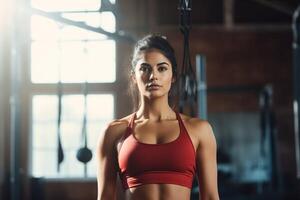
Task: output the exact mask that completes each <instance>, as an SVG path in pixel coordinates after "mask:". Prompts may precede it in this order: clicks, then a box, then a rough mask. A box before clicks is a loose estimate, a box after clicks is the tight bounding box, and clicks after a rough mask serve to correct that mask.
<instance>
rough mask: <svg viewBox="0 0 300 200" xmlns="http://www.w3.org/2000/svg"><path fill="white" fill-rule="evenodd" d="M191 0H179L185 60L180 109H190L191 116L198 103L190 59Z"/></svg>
mask: <svg viewBox="0 0 300 200" xmlns="http://www.w3.org/2000/svg"><path fill="white" fill-rule="evenodd" d="M191 6H192V1H191V0H180V1H179V7H178V9H179V12H180V26H179V28H180V31H181V33H182V34H183V46H184V49H183V60H182V70H181V76H180V78H179V91H180V97H179V98H180V99H179V111H180V112H183V111H184V109H185V108H186V109H188V110H189V111H190V113H189V114H190V115H191V116H195V115H196V112H195V108H196V103H197V80H196V76H195V72H194V70H193V66H192V63H191V59H190V50H189V34H190V29H191V11H192V8H191Z"/></svg>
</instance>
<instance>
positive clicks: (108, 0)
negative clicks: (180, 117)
mask: <svg viewBox="0 0 300 200" xmlns="http://www.w3.org/2000/svg"><path fill="white" fill-rule="evenodd" d="M299 5H300V2H299V1H298V0H281V1H280V0H213V1H212V0H197V1H193V2H192V12H191V24H192V28H191V32H190V58H191V61H192V65H193V67H194V70H195V74H196V76H197V80H198V86H199V87H198V101H197V106H196V108H194V109H195V111H196V112H195V113H196V114H197V115H198V117H201V118H204V119H207V120H208V121H209V122H210V123H211V124H212V126H213V129H214V133H215V135H216V139H217V143H218V174H219V191H220V196H221V199H225V200H227V199H228V200H256V199H272V200H273V199H275V200H276V199H278V200H279V199H280V200H281V199H287V200H296V199H300V181H299V178H300V176H299V175H300V163H299V150H300V146H299V130H298V126H299V119H300V118H299V113H298V112H297V111H298V103H297V102H299V100H300V86H298V85H300V53H299V49H298V44H300V42H299V38H300V37H297V34H298V32H297V30H298V31H299V27H300V25H299V24H300V23H299V21H300V20H299V17H298V14H297V11H296V10H297V7H298V6H299ZM178 6H179V1H177V0H164V1H160V0H126V1H125V0H123V1H121V0H88V1H87V0H73V1H69V0H31V1H28V0H11V1H6V2H4V1H1V2H0V33H1V34H0V119H1V120H0V199H1V200H19V199H22V200H54V199H66V200H67V199H68V200H92V199H96V196H97V188H96V187H97V185H96V162H95V156H93V151H94V150H95V147H96V141H97V138H98V136H99V134H100V133H101V130H102V129H103V127H104V125H105V124H106V123H107V122H108V121H110V120H112V119H115V118H120V117H123V116H125V115H128V114H129V113H131V112H132V108H133V105H132V99H131V98H130V97H128V95H127V85H128V75H129V66H130V57H131V52H132V49H133V45H134V42H135V41H136V39H137V38H140V37H142V36H144V35H146V34H148V33H161V34H162V35H165V36H166V37H167V38H168V40H169V41H170V42H171V44H172V45H173V46H174V48H175V51H176V55H177V58H178V65H179V66H180V65H181V63H182V57H183V56H182V55H183V36H182V34H181V32H180V30H179V10H178ZM298 10H299V8H298ZM293 24H294V25H293ZM293 28H294V29H293ZM299 32H300V31H299ZM186 114H189V113H186ZM91 152H92V154H91ZM198 192H199V191H197V187H195V188H194V189H193V191H192V195H191V199H197V198H198V197H197V195H198Z"/></svg>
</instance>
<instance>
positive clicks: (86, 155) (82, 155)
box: [76, 81, 93, 177]
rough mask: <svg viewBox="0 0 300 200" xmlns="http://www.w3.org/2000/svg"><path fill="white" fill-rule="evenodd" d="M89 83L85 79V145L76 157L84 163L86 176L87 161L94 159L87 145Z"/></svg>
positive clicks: (83, 134)
mask: <svg viewBox="0 0 300 200" xmlns="http://www.w3.org/2000/svg"><path fill="white" fill-rule="evenodd" d="M87 87H88V83H87V81H85V83H84V111H83V112H84V113H83V123H82V131H81V133H82V141H83V146H82V147H81V148H80V149H79V150H78V151H77V154H76V158H77V160H78V161H80V162H82V163H83V164H84V176H85V177H86V176H87V166H86V165H87V163H88V162H89V161H90V160H91V159H92V157H93V154H92V151H91V150H90V149H89V148H88V146H87V129H86V125H87V116H86V114H87V93H88V89H87Z"/></svg>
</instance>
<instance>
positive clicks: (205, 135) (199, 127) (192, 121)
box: [180, 114, 215, 145]
mask: <svg viewBox="0 0 300 200" xmlns="http://www.w3.org/2000/svg"><path fill="white" fill-rule="evenodd" d="M180 116H181V118H182V120H183V122H184V125H185V127H186V129H187V131H188V133H189V134H190V136H191V137H192V138H193V139H194V140H196V141H198V142H197V143H198V145H199V144H201V143H203V142H204V143H207V142H210V141H212V140H215V138H214V133H213V130H212V126H211V125H210V123H209V122H208V121H207V120H203V119H199V118H194V117H190V116H187V115H184V114H180Z"/></svg>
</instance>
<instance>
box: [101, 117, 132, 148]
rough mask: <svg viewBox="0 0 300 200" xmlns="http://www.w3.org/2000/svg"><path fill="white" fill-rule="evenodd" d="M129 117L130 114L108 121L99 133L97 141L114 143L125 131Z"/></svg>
mask: <svg viewBox="0 0 300 200" xmlns="http://www.w3.org/2000/svg"><path fill="white" fill-rule="evenodd" d="M131 117H132V114H130V115H128V116H126V117H123V118H121V119H115V120H113V121H111V122H109V123H108V124H107V125H106V126H105V127H104V129H103V131H102V132H101V133H100V135H99V141H98V143H102V142H104V143H106V144H107V143H109V144H115V143H116V142H117V141H118V140H119V139H120V138H121V137H122V135H123V134H124V132H125V131H126V128H127V126H128V124H129V122H130V119H131Z"/></svg>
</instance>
